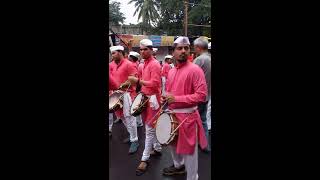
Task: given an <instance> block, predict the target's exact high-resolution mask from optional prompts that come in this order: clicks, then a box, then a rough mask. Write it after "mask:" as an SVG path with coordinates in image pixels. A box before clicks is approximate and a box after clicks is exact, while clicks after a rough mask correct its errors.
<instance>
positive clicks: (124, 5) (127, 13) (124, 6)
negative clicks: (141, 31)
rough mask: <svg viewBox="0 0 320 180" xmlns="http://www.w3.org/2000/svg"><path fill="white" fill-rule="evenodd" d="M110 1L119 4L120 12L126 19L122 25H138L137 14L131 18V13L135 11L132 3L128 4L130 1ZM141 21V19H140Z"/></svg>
mask: <svg viewBox="0 0 320 180" xmlns="http://www.w3.org/2000/svg"><path fill="white" fill-rule="evenodd" d="M111 1H116V2H120V3H121V5H120V12H122V13H123V14H124V17H125V18H126V19H125V20H124V24H130V23H131V24H138V13H137V14H136V15H135V16H134V17H133V13H134V11H135V9H136V8H135V7H134V3H132V4H129V5H128V2H129V1H130V0H111ZM140 21H141V18H140Z"/></svg>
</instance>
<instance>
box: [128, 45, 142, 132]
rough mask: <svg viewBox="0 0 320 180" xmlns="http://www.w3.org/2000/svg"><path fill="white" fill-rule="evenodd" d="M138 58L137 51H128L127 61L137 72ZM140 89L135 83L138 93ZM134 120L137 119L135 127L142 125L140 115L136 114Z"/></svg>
mask: <svg viewBox="0 0 320 180" xmlns="http://www.w3.org/2000/svg"><path fill="white" fill-rule="evenodd" d="M139 58H140V54H139V53H137V52H135V51H130V53H129V56H128V59H129V61H131V62H132V63H133V65H134V66H135V68H136V69H137V72H138V67H139ZM140 90H141V86H140V85H139V84H137V86H136V92H137V93H138V92H140ZM136 120H137V127H142V126H143V122H142V118H141V115H139V116H136Z"/></svg>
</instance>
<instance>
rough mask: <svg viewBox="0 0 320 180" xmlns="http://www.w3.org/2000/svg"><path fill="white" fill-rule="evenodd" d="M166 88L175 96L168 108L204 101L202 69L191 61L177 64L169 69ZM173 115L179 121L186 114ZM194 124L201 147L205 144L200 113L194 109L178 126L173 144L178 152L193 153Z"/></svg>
mask: <svg viewBox="0 0 320 180" xmlns="http://www.w3.org/2000/svg"><path fill="white" fill-rule="evenodd" d="M166 90H167V92H168V94H172V95H174V97H175V102H173V103H171V104H169V109H182V108H190V107H194V106H197V105H198V103H200V102H204V101H205V98H206V95H207V85H206V79H205V77H204V73H203V71H202V69H201V68H200V67H199V66H197V65H196V64H193V63H191V62H186V63H183V64H179V65H177V66H176V67H174V68H173V69H171V70H170V71H169V74H168V80H167V84H166ZM175 116H176V118H177V120H178V121H179V123H181V122H182V121H183V120H184V119H185V118H186V117H187V116H188V114H187V113H176V114H175ZM196 126H197V129H198V134H197V135H198V142H199V144H200V146H201V148H205V147H206V146H207V143H208V142H207V140H206V136H205V133H204V129H203V126H202V122H201V118H200V114H199V112H198V110H196V111H195V112H193V113H192V114H191V115H190V116H189V117H188V119H187V120H186V121H185V122H184V123H183V124H182V125H181V126H180V128H179V135H178V141H177V143H176V144H175V145H176V146H177V153H178V154H193V152H194V149H195V144H196Z"/></svg>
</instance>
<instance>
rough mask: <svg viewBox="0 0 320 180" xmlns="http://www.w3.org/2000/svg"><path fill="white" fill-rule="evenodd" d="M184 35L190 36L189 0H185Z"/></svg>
mask: <svg viewBox="0 0 320 180" xmlns="http://www.w3.org/2000/svg"><path fill="white" fill-rule="evenodd" d="M184 35H185V36H188V0H184Z"/></svg>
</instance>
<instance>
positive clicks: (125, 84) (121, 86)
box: [119, 81, 130, 89]
mask: <svg viewBox="0 0 320 180" xmlns="http://www.w3.org/2000/svg"><path fill="white" fill-rule="evenodd" d="M129 84H130V82H128V81H127V82H124V83H122V84H121V85H120V87H119V89H123V88H126V87H128V86H129Z"/></svg>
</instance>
